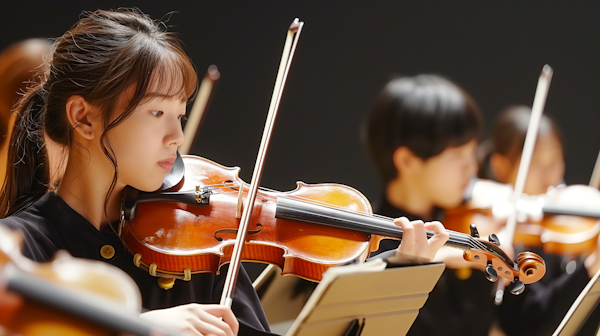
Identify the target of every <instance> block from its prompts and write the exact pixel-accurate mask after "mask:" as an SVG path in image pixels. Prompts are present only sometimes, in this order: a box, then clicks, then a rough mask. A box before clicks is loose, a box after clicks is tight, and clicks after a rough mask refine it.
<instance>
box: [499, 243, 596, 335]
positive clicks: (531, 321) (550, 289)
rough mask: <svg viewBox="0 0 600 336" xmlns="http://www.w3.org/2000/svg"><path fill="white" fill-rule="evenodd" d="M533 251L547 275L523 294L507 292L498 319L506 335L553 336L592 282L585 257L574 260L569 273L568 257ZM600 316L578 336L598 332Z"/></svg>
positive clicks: (591, 319) (591, 321) (589, 320)
mask: <svg viewBox="0 0 600 336" xmlns="http://www.w3.org/2000/svg"><path fill="white" fill-rule="evenodd" d="M529 250H531V249H529ZM532 252H535V253H537V254H539V255H540V256H541V257H542V258H543V259H544V261H545V262H546V274H545V275H544V277H543V278H542V279H541V280H540V281H538V282H536V283H533V284H531V285H527V287H526V288H525V292H523V293H522V294H521V295H518V296H514V295H511V294H509V293H507V294H505V295H504V300H503V302H502V304H501V305H500V306H499V307H498V318H499V322H500V325H501V326H502V329H503V330H504V331H505V332H506V334H507V335H511V336H513V335H515V336H516V335H531V336H536V335H552V333H553V332H554V331H555V330H556V328H557V327H558V325H559V324H560V322H561V321H562V319H563V318H564V317H565V315H566V314H567V312H568V311H569V308H571V305H572V304H573V302H575V299H577V296H579V294H580V293H581V291H582V290H583V289H584V288H585V286H586V285H587V284H588V282H589V281H590V277H589V275H588V273H587V270H586V268H585V266H584V264H583V259H582V258H579V259H575V260H572V261H573V262H574V263H576V266H575V267H574V270H573V271H572V273H571V274H569V273H567V272H566V271H565V268H566V265H568V262H569V261H570V260H569V259H567V258H565V257H562V256H558V255H554V254H548V253H544V252H543V251H540V250H533V251H532ZM597 315H598V314H596V316H593V317H590V318H589V319H588V322H589V323H591V324H592V327H591V329H590V328H589V327H586V328H583V329H582V330H581V331H580V332H579V333H578V335H580V336H582V335H596V329H597V328H598V321H599V320H598V316H597ZM589 323H588V324H589Z"/></svg>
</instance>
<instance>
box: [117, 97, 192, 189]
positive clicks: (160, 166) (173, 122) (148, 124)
mask: <svg viewBox="0 0 600 336" xmlns="http://www.w3.org/2000/svg"><path fill="white" fill-rule="evenodd" d="M149 91H152V89H149ZM132 93H133V91H132V90H131V91H130V92H127V93H125V94H123V96H122V97H121V99H119V102H118V104H117V107H116V110H115V111H117V112H119V111H124V110H125V108H126V107H127V104H128V102H129V101H130V99H131V96H132ZM185 107H186V102H185V101H182V100H181V98H180V97H177V96H166V95H164V94H163V93H161V92H160V91H158V92H156V91H154V92H150V94H148V95H146V98H145V99H144V100H143V101H142V103H141V104H139V105H138V106H137V107H136V108H135V110H134V111H133V112H132V114H131V115H130V116H129V117H128V118H127V119H125V120H124V121H123V122H121V123H120V124H118V126H116V127H115V128H113V129H112V130H110V131H109V133H108V140H109V142H110V144H111V146H112V148H113V150H114V152H115V155H116V158H117V166H118V181H117V182H118V183H119V184H120V185H130V186H132V187H134V188H136V189H139V190H142V191H155V190H157V189H158V188H160V186H161V185H162V182H163V179H164V177H165V175H166V174H167V173H168V172H170V171H171V168H172V166H173V162H174V161H175V158H176V156H177V147H178V146H179V145H181V143H182V142H183V131H182V129H181V118H182V117H183V116H184V115H185Z"/></svg>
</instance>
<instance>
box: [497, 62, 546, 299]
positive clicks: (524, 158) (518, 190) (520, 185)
mask: <svg viewBox="0 0 600 336" xmlns="http://www.w3.org/2000/svg"><path fill="white" fill-rule="evenodd" d="M552 73H553V71H552V68H551V67H550V66H549V65H547V64H546V65H544V67H543V68H542V73H541V74H540V78H539V80H538V84H537V89H536V91H535V97H534V98H533V106H532V107H531V117H530V118H529V126H528V127H527V134H526V135H525V144H524V145H523V153H522V154H521V162H520V163H519V170H518V171H517V181H516V182H515V190H514V192H513V194H512V197H511V200H510V205H511V212H510V214H509V216H508V219H507V221H506V228H505V235H504V239H503V240H504V243H503V244H502V245H504V246H507V247H511V246H512V244H513V241H514V238H515V231H516V228H517V211H516V205H517V202H518V201H519V199H520V198H521V196H522V195H523V190H524V189H525V182H526V181H527V174H528V173H529V166H530V164H531V158H532V156H533V150H534V148H535V142H536V140H537V135H538V130H539V128H540V127H539V126H540V121H541V119H542V113H543V112H544V106H545V105H546V97H547V96H548V89H549V88H550V82H551V81H552ZM505 285H506V284H505V282H504V279H500V282H499V283H498V289H497V291H496V297H495V299H494V300H495V302H496V304H498V305H499V304H501V303H502V297H503V296H504V287H505ZM522 288H523V289H524V287H522Z"/></svg>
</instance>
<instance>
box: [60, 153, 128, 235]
mask: <svg viewBox="0 0 600 336" xmlns="http://www.w3.org/2000/svg"><path fill="white" fill-rule="evenodd" d="M90 157H94V155H93V154H92V155H90V153H89V152H86V150H85V149H81V148H78V147H77V146H73V148H72V149H71V150H70V152H69V162H68V164H67V168H66V170H65V174H64V176H63V178H62V181H61V183H60V186H59V188H58V190H57V193H58V195H60V197H61V198H62V199H63V200H64V201H65V202H66V203H67V204H68V205H69V206H70V207H71V208H73V209H74V210H75V211H77V212H78V213H79V214H80V215H82V216H83V217H84V218H85V219H87V220H88V221H89V222H90V223H92V225H94V227H96V229H98V230H100V228H101V227H102V226H103V225H105V224H108V223H110V222H112V221H115V220H117V219H119V213H120V204H121V196H122V191H123V186H119V185H115V188H114V190H113V192H112V193H111V196H110V197H109V199H108V203H106V204H105V202H106V200H105V198H106V194H107V193H108V191H109V188H110V185H111V183H112V178H113V176H112V174H107V172H110V171H111V170H112V169H113V168H112V166H111V165H110V163H109V162H108V160H106V159H104V160H100V161H95V160H93V159H90ZM96 157H98V156H96Z"/></svg>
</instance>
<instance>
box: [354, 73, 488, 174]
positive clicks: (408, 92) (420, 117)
mask: <svg viewBox="0 0 600 336" xmlns="http://www.w3.org/2000/svg"><path fill="white" fill-rule="evenodd" d="M481 128H482V115H481V111H480V110H479V107H478V106H477V103H476V102H475V100H474V99H473V98H472V97H471V96H470V95H469V94H468V93H467V92H466V91H465V90H463V89H462V88H460V87H459V86H458V85H456V84H455V83H453V82H451V81H450V80H448V79H446V78H443V77H441V76H438V75H426V74H422V75H417V76H414V77H397V78H394V79H392V80H391V81H389V82H388V83H387V84H386V85H385V87H384V88H383V90H382V92H381V93H380V94H379V96H378V97H377V99H376V100H375V104H374V106H373V108H372V110H371V111H370V113H369V114H368V115H367V118H366V120H365V122H364V124H363V129H362V137H363V141H364V143H365V145H366V147H367V149H368V151H369V153H370V155H371V158H372V159H373V161H374V163H375V166H376V167H377V169H378V170H379V173H380V174H381V176H382V178H383V180H384V181H385V182H386V183H388V182H389V181H391V180H393V179H394V178H396V177H397V176H398V171H397V169H396V167H395V165H394V162H393V154H394V152H395V151H396V149H398V148H399V147H402V146H405V147H407V148H408V149H410V150H411V151H412V152H413V153H414V154H415V155H416V156H418V157H420V158H421V159H423V160H428V159H429V158H431V157H434V156H436V155H439V154H440V153H441V152H443V151H444V150H445V149H446V148H448V147H455V146H461V145H464V144H466V143H467V142H469V141H471V140H473V139H478V138H479V136H480V133H481Z"/></svg>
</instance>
